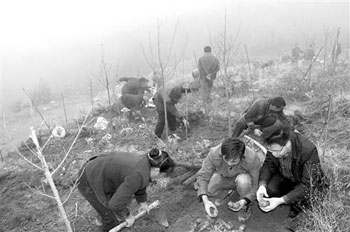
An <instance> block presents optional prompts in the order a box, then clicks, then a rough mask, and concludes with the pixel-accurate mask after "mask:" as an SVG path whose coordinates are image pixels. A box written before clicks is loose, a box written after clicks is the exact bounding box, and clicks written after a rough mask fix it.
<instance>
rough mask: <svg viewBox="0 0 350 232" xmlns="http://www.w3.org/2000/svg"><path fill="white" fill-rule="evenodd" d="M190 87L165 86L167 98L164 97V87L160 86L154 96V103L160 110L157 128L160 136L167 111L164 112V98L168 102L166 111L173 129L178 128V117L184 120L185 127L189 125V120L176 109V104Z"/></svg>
mask: <svg viewBox="0 0 350 232" xmlns="http://www.w3.org/2000/svg"><path fill="white" fill-rule="evenodd" d="M190 91H191V90H190V89H186V88H183V87H182V86H176V87H173V88H165V99H164V89H163V87H161V88H159V89H158V91H157V92H156V94H155V96H154V100H153V101H154V104H155V105H156V108H157V112H158V121H157V125H156V129H155V132H154V133H155V134H156V136H157V137H158V138H161V137H162V133H163V130H164V125H165V113H164V100H165V102H166V111H167V119H168V126H169V129H170V130H171V131H175V130H176V126H177V125H176V118H179V119H180V120H181V121H183V123H184V125H185V127H187V126H189V123H188V121H187V120H186V119H185V118H184V116H183V115H182V114H181V113H180V112H179V111H178V110H177V109H176V106H175V105H176V104H177V103H178V102H179V101H180V99H181V97H182V94H183V93H186V92H190Z"/></svg>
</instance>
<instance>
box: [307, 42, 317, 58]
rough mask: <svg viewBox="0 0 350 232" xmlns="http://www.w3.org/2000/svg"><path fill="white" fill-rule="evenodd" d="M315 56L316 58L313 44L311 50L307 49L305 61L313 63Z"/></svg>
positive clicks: (310, 46)
mask: <svg viewBox="0 0 350 232" xmlns="http://www.w3.org/2000/svg"><path fill="white" fill-rule="evenodd" d="M314 56H315V51H314V47H313V46H312V44H310V45H309V48H308V49H306V52H305V60H307V61H312V59H313V58H314Z"/></svg>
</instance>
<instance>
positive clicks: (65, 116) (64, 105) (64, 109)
mask: <svg viewBox="0 0 350 232" xmlns="http://www.w3.org/2000/svg"><path fill="white" fill-rule="evenodd" d="M61 97H62V102H63V111H64V119H65V120H66V127H67V128H68V120H67V112H66V104H65V103H64V96H63V93H61Z"/></svg>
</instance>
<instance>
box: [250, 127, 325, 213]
mask: <svg viewBox="0 0 350 232" xmlns="http://www.w3.org/2000/svg"><path fill="white" fill-rule="evenodd" d="M265 142H266V144H267V150H268V152H267V155H266V159H265V161H264V164H263V166H262V168H261V169H260V174H259V188H258V191H257V192H256V196H257V200H258V202H259V206H260V208H261V209H262V210H263V211H265V212H269V211H271V210H274V209H275V208H276V207H278V206H279V205H281V204H290V205H291V209H290V213H289V217H291V218H293V217H295V216H296V215H297V214H298V213H299V212H300V211H301V208H302V207H307V206H308V204H309V202H310V200H312V198H313V197H315V194H316V193H321V192H322V191H323V190H325V189H326V186H327V181H325V176H324V174H323V171H322V168H321V164H320V159H319V156H318V153H317V148H316V146H315V145H314V144H313V143H311V142H310V141H309V140H308V139H307V138H305V137H304V136H302V135H301V134H299V133H294V132H291V131H290V130H288V129H282V130H277V131H276V132H275V133H274V134H273V135H271V136H270V137H269V138H266V139H265Z"/></svg>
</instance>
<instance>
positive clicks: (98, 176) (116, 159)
mask: <svg viewBox="0 0 350 232" xmlns="http://www.w3.org/2000/svg"><path fill="white" fill-rule="evenodd" d="M173 166H174V162H173V160H172V159H171V158H170V156H169V154H168V153H167V152H165V151H159V150H158V149H156V148H155V149H152V150H151V151H150V152H149V153H147V154H144V155H139V154H135V153H127V152H109V153H102V154H100V155H99V156H94V157H92V158H91V159H90V160H89V161H88V162H86V163H85V164H84V166H83V167H82V169H81V170H80V178H79V181H78V189H79V191H80V193H81V194H82V195H83V196H84V197H85V198H86V200H87V201H88V202H90V204H91V205H92V206H93V207H94V208H95V210H96V211H97V213H98V214H99V215H100V217H101V219H102V231H103V232H107V231H109V230H110V229H112V228H113V227H115V226H117V225H118V224H120V223H121V222H122V221H124V220H125V221H126V222H127V227H130V226H132V225H133V224H134V221H135V219H134V217H133V215H132V214H131V213H130V211H129V210H128V208H127V206H128V205H129V204H130V202H131V199H132V196H133V195H135V198H136V201H137V202H138V203H139V204H140V208H139V211H140V210H146V211H147V212H148V211H149V208H148V205H147V194H146V187H147V186H148V184H149V182H150V180H151V178H155V177H156V176H157V175H159V173H164V172H168V171H170V170H172V167H173ZM157 170H158V173H157Z"/></svg>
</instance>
